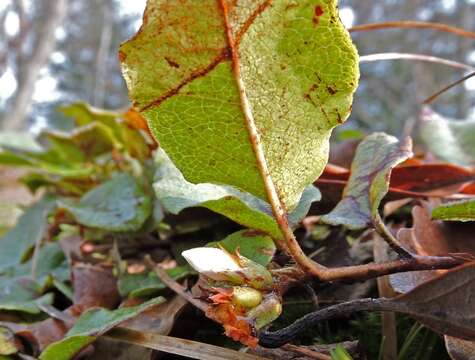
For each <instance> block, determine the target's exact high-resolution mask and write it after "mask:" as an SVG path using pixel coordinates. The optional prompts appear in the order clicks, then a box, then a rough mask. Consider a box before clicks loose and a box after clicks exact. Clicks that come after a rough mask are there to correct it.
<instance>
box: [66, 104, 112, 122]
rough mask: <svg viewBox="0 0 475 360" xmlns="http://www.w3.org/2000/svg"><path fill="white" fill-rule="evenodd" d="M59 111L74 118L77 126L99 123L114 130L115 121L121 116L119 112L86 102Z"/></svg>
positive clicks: (70, 105) (67, 106)
mask: <svg viewBox="0 0 475 360" xmlns="http://www.w3.org/2000/svg"><path fill="white" fill-rule="evenodd" d="M58 111H60V112H62V113H63V114H64V115H66V116H69V117H71V118H73V119H74V121H75V123H76V124H77V126H84V125H87V124H90V123H92V122H95V121H97V122H99V123H103V124H105V125H107V126H109V127H111V128H113V127H114V126H115V120H116V119H117V118H118V117H119V116H120V114H119V113H118V112H115V111H109V110H103V109H98V108H95V107H93V106H91V105H89V104H87V103H84V102H75V103H72V104H69V105H66V106H60V107H59V108H58Z"/></svg>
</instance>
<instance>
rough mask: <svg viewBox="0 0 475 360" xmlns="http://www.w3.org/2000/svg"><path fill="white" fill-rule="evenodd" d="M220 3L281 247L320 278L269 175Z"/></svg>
mask: <svg viewBox="0 0 475 360" xmlns="http://www.w3.org/2000/svg"><path fill="white" fill-rule="evenodd" d="M220 3H221V7H222V10H223V15H224V23H225V25H226V34H227V39H228V45H229V48H230V50H231V58H232V62H233V72H234V77H235V78H236V81H237V85H238V89H239V95H240V100H241V108H242V111H243V113H244V117H245V119H246V121H245V123H246V127H247V131H248V133H249V139H250V142H251V145H252V150H253V151H254V154H255V156H256V160H257V167H258V169H259V173H260V175H261V178H262V181H263V182H264V187H265V191H266V195H267V199H268V200H269V203H270V205H271V207H272V213H273V214H274V218H275V219H276V221H277V224H278V225H279V228H280V230H281V232H282V235H283V237H284V240H285V244H280V245H281V246H282V247H286V248H287V249H285V250H288V251H289V252H290V254H291V255H292V257H293V259H294V260H295V262H296V263H297V264H298V265H299V266H300V267H301V268H302V269H303V270H304V271H306V272H308V273H310V274H313V275H314V276H317V277H320V275H321V274H322V272H323V271H324V270H325V269H326V268H325V267H324V266H322V265H320V264H318V263H316V262H314V261H312V260H311V259H309V258H308V257H307V256H306V255H305V253H304V252H303V251H302V249H301V248H300V245H299V244H298V242H297V239H296V238H295V236H294V233H293V231H292V229H291V228H290V226H289V221H288V219H287V211H286V209H285V205H284V204H283V203H282V201H281V199H280V197H279V194H278V192H277V189H276V186H275V184H274V182H273V181H272V177H271V175H270V170H269V167H268V165H267V161H266V157H265V153H264V149H263V146H262V142H261V137H260V134H259V131H258V129H257V125H256V122H255V119H254V114H253V112H252V108H251V104H250V102H249V99H248V97H247V94H246V90H245V86H244V82H243V79H242V76H241V70H240V68H239V55H238V52H237V49H236V41H235V39H234V37H233V33H232V29H231V27H230V25H229V23H228V5H227V4H226V2H225V1H224V0H220Z"/></svg>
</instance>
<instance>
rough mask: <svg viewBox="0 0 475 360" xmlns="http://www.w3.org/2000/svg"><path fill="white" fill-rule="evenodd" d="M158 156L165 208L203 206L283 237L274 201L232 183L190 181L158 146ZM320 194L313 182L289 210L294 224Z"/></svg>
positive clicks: (156, 186) (160, 195)
mask: <svg viewBox="0 0 475 360" xmlns="http://www.w3.org/2000/svg"><path fill="white" fill-rule="evenodd" d="M155 159H156V164H157V171H156V174H155V182H154V189H155V193H156V196H157V198H158V199H159V201H160V203H161V204H162V205H163V207H164V208H165V210H167V211H169V212H171V213H173V214H178V213H179V212H180V211H181V210H183V209H185V208H188V207H193V206H203V207H206V208H208V209H210V210H212V211H214V212H217V213H219V214H222V215H225V216H227V217H229V218H230V219H232V220H234V221H235V222H237V223H239V224H241V225H243V226H246V227H248V228H251V229H256V230H260V231H263V232H265V233H267V234H269V235H270V236H271V237H273V238H275V239H280V238H282V234H281V232H280V230H279V227H278V225H277V223H276V222H275V220H274V218H273V216H272V211H271V208H270V205H269V204H268V203H266V202H265V201H263V200H261V199H259V198H257V197H255V196H253V195H251V194H248V193H245V192H243V191H240V190H238V189H236V188H234V187H232V186H226V185H214V184H192V183H190V182H188V181H186V180H185V178H184V177H183V175H182V174H181V173H180V171H179V170H178V169H177V168H176V167H175V165H174V164H173V163H172V162H171V161H170V159H169V158H168V156H167V154H165V152H164V151H163V150H162V149H158V150H157V152H156V157H155ZM320 197H321V195H320V192H319V191H318V190H317V189H316V188H315V187H314V186H313V185H310V186H308V187H307V188H306V189H305V191H304V193H303V194H302V198H301V200H300V202H299V204H298V206H297V207H296V208H295V209H294V211H292V212H291V213H290V214H289V223H290V224H291V226H292V225H296V224H297V223H298V222H299V221H300V220H301V219H302V218H303V217H304V216H305V215H306V214H307V212H308V210H309V208H310V205H311V204H312V202H314V201H317V200H320Z"/></svg>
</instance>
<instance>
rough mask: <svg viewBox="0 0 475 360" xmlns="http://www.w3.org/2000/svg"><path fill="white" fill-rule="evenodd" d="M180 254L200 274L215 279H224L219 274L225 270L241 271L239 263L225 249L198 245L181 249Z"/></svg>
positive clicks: (223, 276) (224, 279)
mask: <svg viewBox="0 0 475 360" xmlns="http://www.w3.org/2000/svg"><path fill="white" fill-rule="evenodd" d="M181 255H182V256H183V257H184V258H185V260H186V261H188V264H190V266H191V267H192V268H193V269H195V270H196V271H197V272H199V273H200V274H203V275H205V276H207V277H209V278H210V279H213V280H216V281H226V280H227V279H228V277H227V276H226V275H225V274H221V273H223V272H226V271H232V272H235V271H242V268H241V267H240V266H239V264H238V263H237V262H236V261H235V260H234V259H233V258H232V257H231V256H230V255H229V254H228V253H227V252H225V251H223V250H221V249H217V248H212V247H199V248H194V249H189V250H186V251H183V252H182V253H181Z"/></svg>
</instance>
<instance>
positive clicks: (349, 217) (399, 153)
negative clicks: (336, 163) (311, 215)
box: [321, 133, 412, 229]
mask: <svg viewBox="0 0 475 360" xmlns="http://www.w3.org/2000/svg"><path fill="white" fill-rule="evenodd" d="M411 149H412V142H411V139H410V138H406V139H404V140H403V141H398V139H397V138H395V137H393V136H389V135H386V134H384V133H375V134H372V135H370V136H368V137H367V138H366V139H365V140H363V141H362V142H361V143H360V144H359V145H358V148H357V149H356V154H355V158H354V159H353V163H352V165H351V176H350V178H349V180H348V183H347V184H346V186H345V189H344V191H343V198H342V199H341V201H340V202H339V203H338V204H337V206H336V207H335V208H334V209H333V210H332V211H331V212H330V213H329V214H327V215H325V216H322V218H321V221H322V222H324V223H327V224H330V225H345V226H346V227H348V228H350V229H361V228H364V227H366V226H368V225H369V224H370V223H371V221H372V219H373V217H375V216H377V215H378V207H379V205H380V203H381V200H382V199H383V197H384V196H385V195H386V193H387V192H388V189H389V178H390V176H391V170H392V169H393V168H394V167H395V166H396V165H397V164H400V163H402V162H403V161H405V160H406V159H408V158H410V157H411V156H412V150H411Z"/></svg>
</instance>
